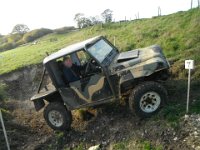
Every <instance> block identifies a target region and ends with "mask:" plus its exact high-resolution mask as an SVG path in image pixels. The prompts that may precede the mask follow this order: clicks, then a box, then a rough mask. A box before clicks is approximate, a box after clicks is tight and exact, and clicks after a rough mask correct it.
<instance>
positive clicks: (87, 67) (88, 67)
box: [84, 58, 93, 74]
mask: <svg viewBox="0 0 200 150" xmlns="http://www.w3.org/2000/svg"><path fill="white" fill-rule="evenodd" d="M92 61H93V59H92V58H90V59H89V60H88V62H87V64H86V67H85V72H84V74H87V73H88V72H89V70H90V66H91V65H92Z"/></svg>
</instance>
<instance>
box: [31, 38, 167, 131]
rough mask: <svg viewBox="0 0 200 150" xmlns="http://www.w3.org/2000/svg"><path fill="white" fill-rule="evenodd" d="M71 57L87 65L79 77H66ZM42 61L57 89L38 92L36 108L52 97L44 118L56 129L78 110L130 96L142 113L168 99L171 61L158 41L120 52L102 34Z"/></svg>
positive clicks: (66, 126)
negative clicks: (167, 85) (164, 83)
mask: <svg viewBox="0 0 200 150" xmlns="http://www.w3.org/2000/svg"><path fill="white" fill-rule="evenodd" d="M66 57H67V58H69V57H70V59H71V60H72V62H73V64H75V65H76V66H79V67H81V66H82V68H83V69H81V70H79V74H77V76H78V77H79V78H78V79H77V80H76V81H72V82H69V80H68V81H67V80H66V79H65V76H64V73H63V67H64V66H63V61H64V60H65V58H66ZM43 64H44V66H45V69H46V70H47V72H48V75H49V76H50V78H51V80H52V83H53V88H52V89H48V90H46V91H45V92H40V93H38V94H36V95H35V96H33V97H32V98H31V100H32V101H33V102H34V105H35V108H36V110H37V111H38V110H40V109H41V108H43V107H44V106H45V103H44V101H47V102H48V105H47V106H46V107H45V109H44V118H45V120H46V121H47V123H48V125H49V126H50V127H51V128H53V129H55V130H66V129H69V128H70V125H71V122H72V115H71V110H74V109H79V108H84V107H93V106H96V105H99V104H104V103H108V102H112V101H118V100H120V99H121V98H122V97H128V98H129V106H130V109H131V111H132V112H135V113H136V114H137V115H138V116H139V117H150V116H151V115H153V114H155V113H156V112H158V110H159V109H160V108H161V107H162V106H163V104H164V103H165V102H166V100H167V92H166V90H165V88H164V87H163V85H161V83H162V82H161V81H165V80H166V79H167V78H168V76H169V74H168V69H169V63H168V61H167V60H166V58H165V56H164V55H163V52H162V49H161V48H160V47H159V46H157V45H153V46H150V47H147V48H142V49H136V50H131V51H127V52H122V53H119V51H118V49H117V48H116V47H115V46H114V45H112V44H111V43H110V42H109V41H108V40H107V39H106V38H104V37H103V36H98V37H94V38H91V39H88V40H86V41H83V42H80V43H77V44H74V45H71V46H68V47H66V48H64V49H61V50H59V51H58V52H55V53H53V54H51V55H50V56H47V57H46V58H45V59H44V61H43ZM83 66H84V67H83ZM73 72H74V71H73ZM75 73H77V72H75Z"/></svg>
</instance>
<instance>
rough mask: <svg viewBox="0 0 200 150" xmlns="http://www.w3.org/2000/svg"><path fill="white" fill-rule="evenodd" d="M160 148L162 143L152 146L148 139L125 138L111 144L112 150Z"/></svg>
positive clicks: (158, 149)
mask: <svg viewBox="0 0 200 150" xmlns="http://www.w3.org/2000/svg"><path fill="white" fill-rule="evenodd" d="M132 149H135V150H162V149H163V147H162V145H156V146H153V145H152V144H151V142H150V141H147V140H139V141H134V140H126V141H123V142H118V143H115V144H113V150H132Z"/></svg>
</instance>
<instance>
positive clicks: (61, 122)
mask: <svg viewBox="0 0 200 150" xmlns="http://www.w3.org/2000/svg"><path fill="white" fill-rule="evenodd" d="M44 118H45V120H46V122H47V124H48V125H49V126H50V127H51V128H52V129H54V130H60V131H64V130H68V129H70V126H71V123H72V115H71V112H70V111H68V110H67V109H66V107H65V106H64V105H63V104H62V103H58V102H52V103H49V104H48V106H47V107H46V108H45V110H44Z"/></svg>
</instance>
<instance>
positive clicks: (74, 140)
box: [0, 101, 200, 150]
mask: <svg viewBox="0 0 200 150" xmlns="http://www.w3.org/2000/svg"><path fill="white" fill-rule="evenodd" d="M13 104H14V105H15V106H13ZM27 105H29V106H27ZM6 109H7V110H9V111H10V113H4V116H7V117H6V118H7V119H6V121H5V125H6V128H7V132H8V137H9V141H10V144H11V149H15V150H22V149H24V150H32V149H34V150H39V149H45V150H46V149H52V150H54V149H55V150H56V149H58V150H60V149H67V148H68V149H75V148H77V147H80V145H81V148H80V149H87V148H89V147H90V146H93V145H97V144H100V145H101V149H113V145H114V144H115V143H118V142H123V141H124V142H126V143H127V141H128V143H127V144H128V145H129V146H128V147H129V149H143V148H144V147H142V145H140V143H141V141H149V142H150V144H151V146H152V148H153V147H161V149H177V150H179V149H182V150H190V149H200V137H199V133H200V132H199V131H200V115H191V116H189V117H188V118H187V117H186V118H185V117H182V118H181V119H180V126H179V127H178V129H176V128H174V127H172V126H171V125H170V124H169V123H168V121H167V120H165V116H163V115H162V112H160V113H159V114H158V115H157V116H156V117H153V118H150V119H145V120H140V119H139V118H137V117H136V116H134V115H131V114H130V112H129V110H128V108H127V106H123V105H114V104H112V105H107V106H105V107H104V108H103V109H99V111H98V113H94V115H95V116H92V117H91V118H88V119H89V120H88V121H83V119H82V118H81V117H80V115H77V112H73V115H74V119H73V124H72V128H71V130H70V131H66V132H65V133H61V132H60V133H59V132H54V131H53V130H51V129H50V128H49V127H48V126H47V125H46V123H45V121H44V119H43V115H42V111H40V112H38V113H36V112H35V110H34V109H33V108H32V105H31V104H29V102H24V103H23V104H22V103H21V102H16V101H15V102H12V101H10V102H7V103H6ZM0 133H1V135H2V130H0ZM4 142H5V141H4V139H3V137H2V136H1V137H0V143H1V145H0V149H1V150H3V149H6V147H5V145H4Z"/></svg>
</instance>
